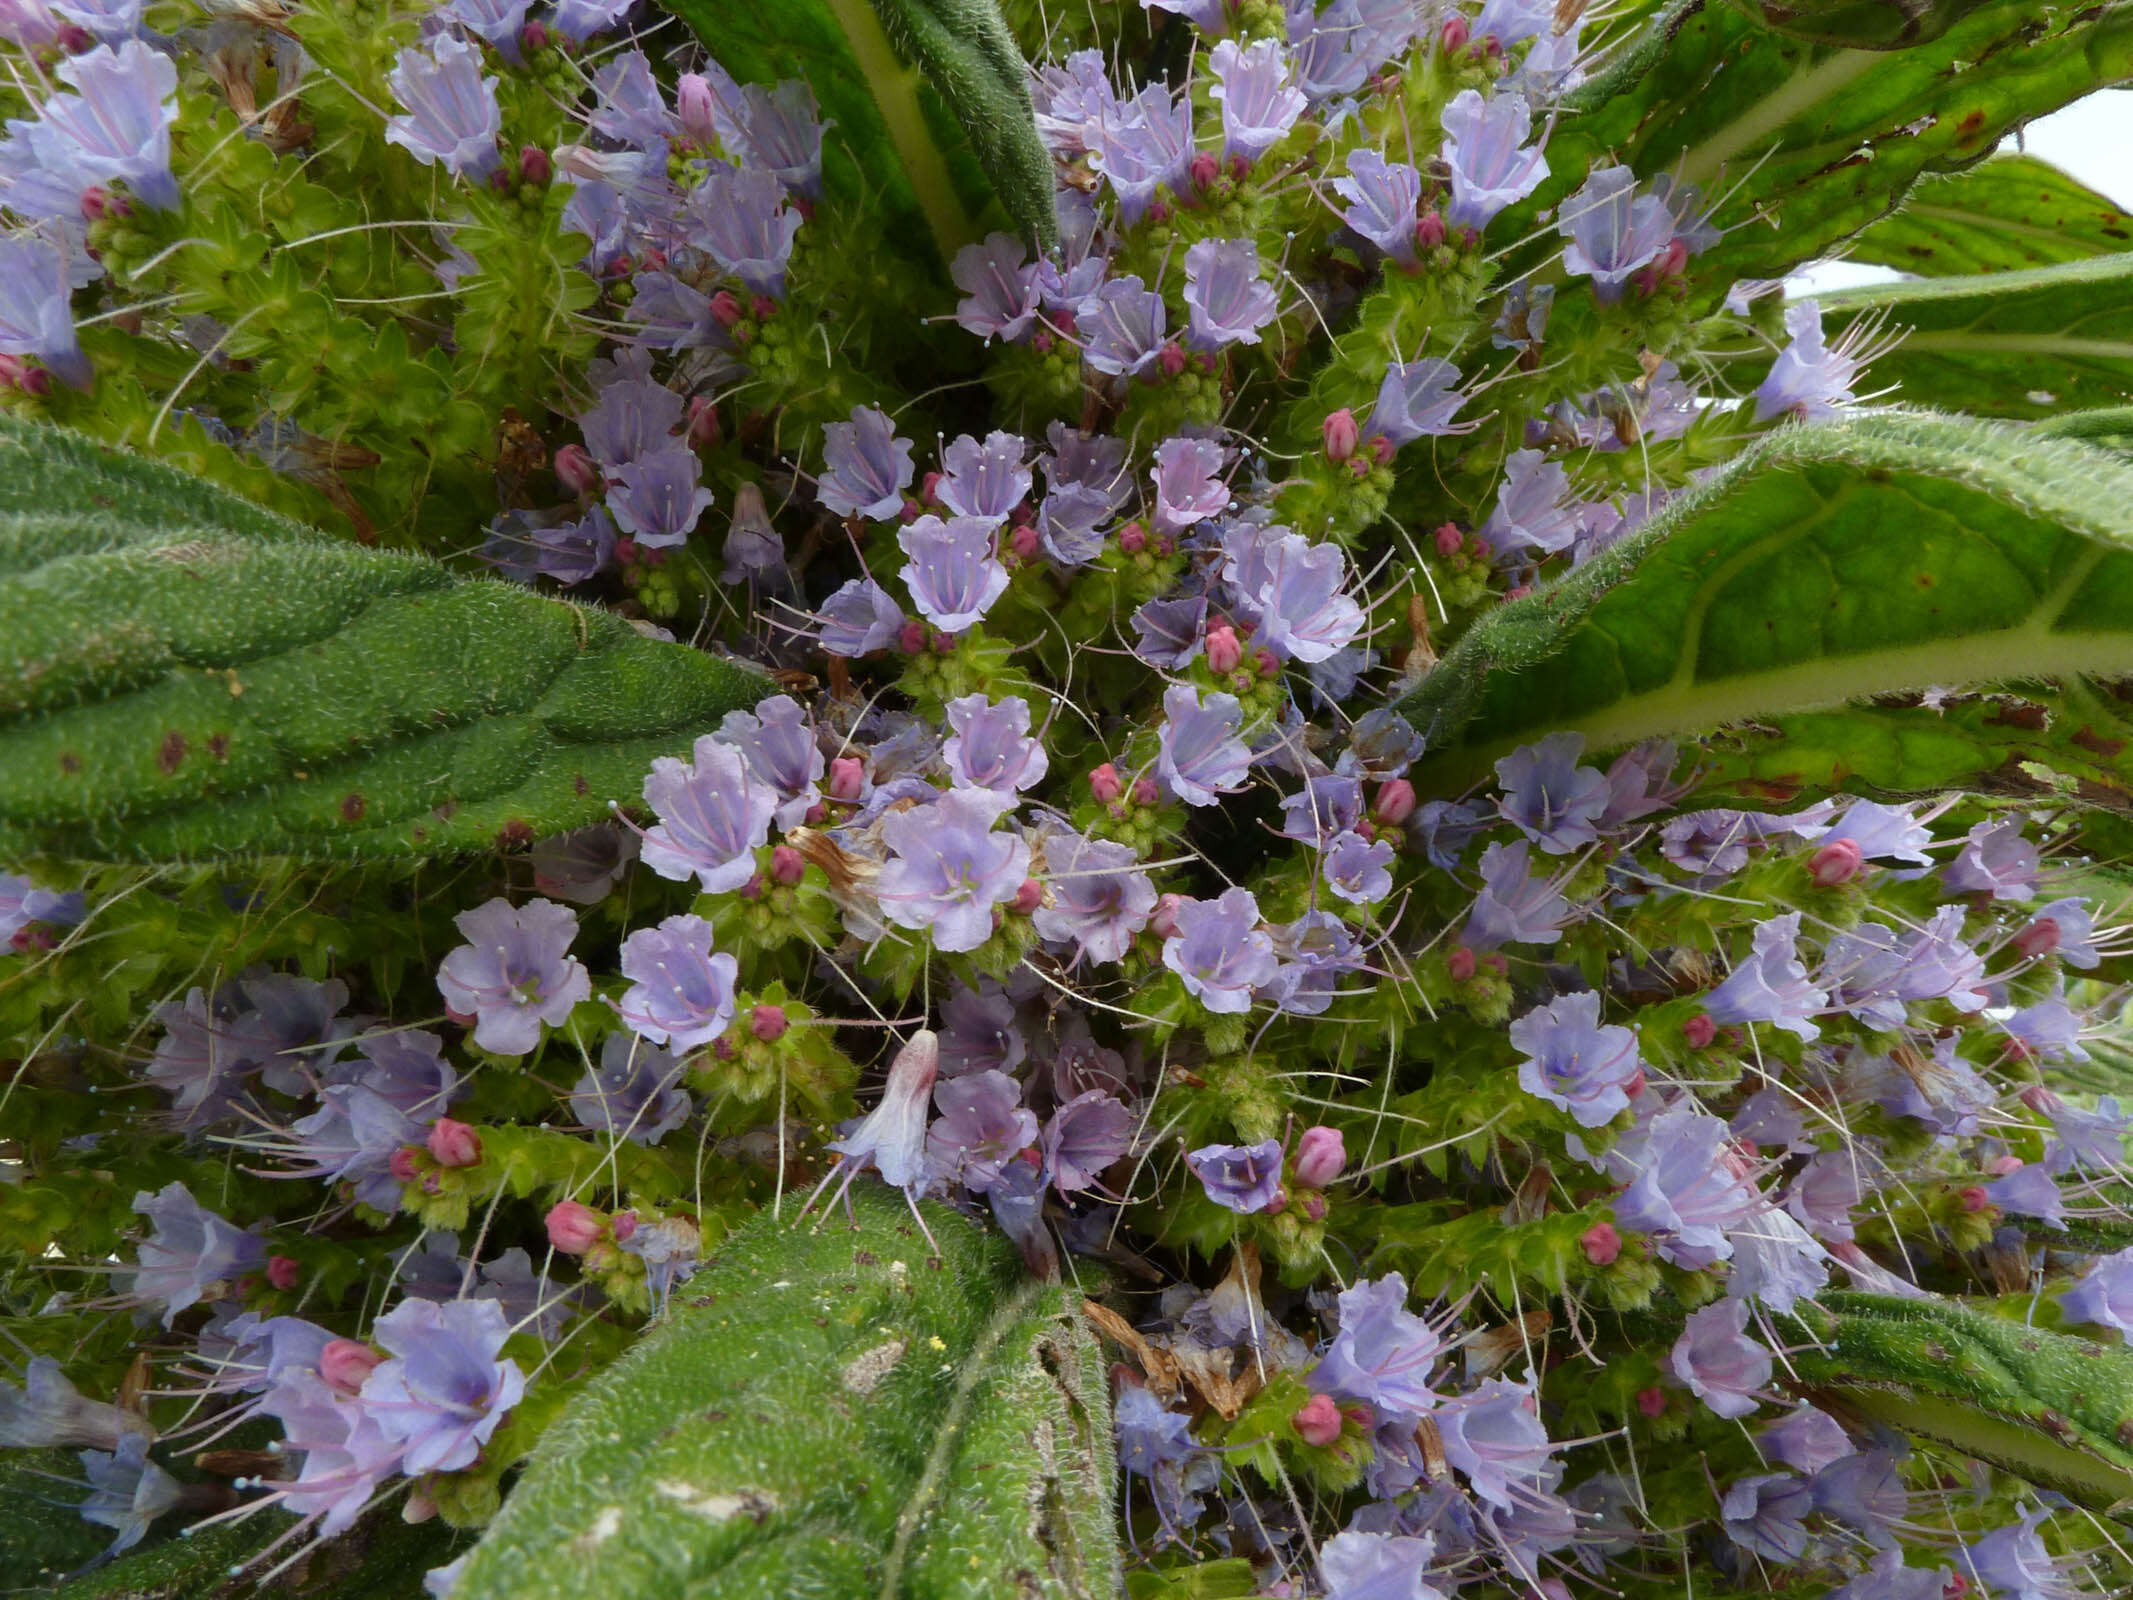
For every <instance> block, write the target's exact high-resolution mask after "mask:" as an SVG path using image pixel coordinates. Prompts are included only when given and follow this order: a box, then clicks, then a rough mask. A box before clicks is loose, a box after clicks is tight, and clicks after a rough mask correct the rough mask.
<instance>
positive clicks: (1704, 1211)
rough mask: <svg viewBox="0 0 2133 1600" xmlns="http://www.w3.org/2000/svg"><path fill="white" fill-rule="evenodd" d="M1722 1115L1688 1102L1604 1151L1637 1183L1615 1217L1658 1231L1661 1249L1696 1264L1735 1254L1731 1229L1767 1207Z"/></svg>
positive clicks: (1677, 1260) (1613, 1166) (1616, 1170)
mask: <svg viewBox="0 0 2133 1600" xmlns="http://www.w3.org/2000/svg"><path fill="white" fill-rule="evenodd" d="M1732 1137H1733V1134H1732V1130H1731V1129H1730V1128H1728V1127H1727V1126H1726V1125H1725V1124H1724V1123H1723V1122H1721V1121H1720V1120H1719V1119H1718V1118H1716V1117H1714V1116H1710V1115H1708V1114H1707V1113H1705V1112H1702V1111H1698V1110H1695V1109H1693V1108H1690V1107H1686V1106H1676V1107H1674V1108H1673V1109H1671V1110H1668V1111H1662V1112H1660V1113H1659V1115H1658V1116H1656V1117H1654V1118H1652V1119H1651V1121H1649V1122H1646V1123H1643V1124H1642V1125H1640V1126H1638V1127H1636V1128H1633V1129H1632V1130H1631V1131H1630V1132H1629V1133H1627V1134H1625V1135H1624V1136H1623V1137H1622V1139H1621V1140H1619V1141H1618V1142H1617V1143H1616V1145H1615V1147H1614V1148H1613V1149H1612V1150H1610V1151H1608V1152H1607V1155H1606V1157H1605V1161H1606V1165H1607V1170H1608V1171H1609V1172H1611V1173H1613V1174H1614V1175H1615V1176H1616V1177H1617V1178H1628V1179H1630V1180H1631V1182H1630V1185H1629V1187H1628V1188H1627V1189H1625V1190H1624V1191H1623V1192H1622V1193H1621V1194H1620V1195H1619V1196H1617V1197H1616V1199H1615V1220H1616V1221H1617V1222H1619V1223H1620V1224H1621V1225H1622V1226H1623V1227H1625V1228H1634V1229H1636V1230H1637V1231H1638V1232H1640V1233H1651V1234H1657V1235H1658V1236H1659V1246H1658V1249H1659V1254H1660V1256H1661V1257H1662V1258H1663V1259H1665V1260H1667V1261H1671V1262H1673V1263H1674V1264H1675V1265H1676V1266H1681V1267H1687V1268H1689V1269H1690V1270H1692V1271H1693V1270H1695V1269H1697V1268H1699V1267H1707V1266H1709V1265H1710V1264H1711V1263H1712V1262H1714V1261H1723V1260H1725V1259H1726V1258H1727V1257H1729V1256H1730V1255H1731V1254H1732V1253H1733V1244H1732V1241H1731V1240H1730V1239H1729V1238H1728V1237H1727V1234H1728V1232H1729V1231H1730V1230H1732V1229H1736V1228H1739V1227H1741V1226H1743V1225H1744V1224H1746V1223H1747V1222H1748V1221H1750V1220H1751V1219H1752V1218H1754V1217H1756V1216H1757V1215H1759V1214H1760V1213H1761V1212H1762V1211H1764V1210H1765V1209H1766V1207H1765V1205H1764V1202H1763V1198H1762V1196H1761V1195H1760V1194H1759V1193H1757V1192H1756V1189H1755V1186H1754V1184H1752V1183H1751V1182H1749V1181H1748V1179H1747V1178H1745V1177H1743V1176H1742V1175H1741V1173H1740V1169H1739V1164H1738V1158H1737V1157H1736V1156H1735V1155H1734V1154H1733V1153H1732V1152H1731V1151H1730V1150H1729V1149H1728V1145H1729V1144H1730V1143H1731V1140H1732Z"/></svg>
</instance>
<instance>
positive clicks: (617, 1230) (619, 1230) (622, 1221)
mask: <svg viewBox="0 0 2133 1600" xmlns="http://www.w3.org/2000/svg"><path fill="white" fill-rule="evenodd" d="M610 1231H612V1232H613V1234H614V1236H615V1243H617V1244H622V1243H624V1242H625V1241H627V1240H629V1239H630V1238H632V1237H634V1236H635V1235H636V1232H637V1213H636V1212H634V1211H618V1212H616V1213H615V1220H614V1223H613V1225H612V1228H611V1230H610Z"/></svg>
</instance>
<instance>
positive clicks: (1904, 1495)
mask: <svg viewBox="0 0 2133 1600" xmlns="http://www.w3.org/2000/svg"><path fill="white" fill-rule="evenodd" d="M1902 1470H1903V1469H1902V1465H1901V1463H1900V1462H1899V1461H1898V1459H1897V1457H1896V1456H1895V1454H1894V1453H1893V1452H1891V1451H1888V1450H1859V1451H1854V1452H1853V1453H1852V1454H1850V1455H1847V1456H1844V1457H1842V1458H1840V1459H1839V1460H1836V1461H1832V1462H1831V1463H1830V1464H1829V1465H1828V1466H1826V1467H1824V1468H1823V1469H1822V1470H1821V1471H1820V1472H1818V1473H1816V1474H1815V1509H1816V1510H1818V1511H1820V1512H1822V1513H1823V1515H1825V1516H1829V1517H1834V1518H1835V1519H1836V1520H1837V1521H1839V1522H1842V1523H1846V1524H1848V1525H1849V1526H1851V1527H1854V1528H1857V1529H1858V1530H1859V1531H1860V1532H1861V1533H1863V1534H1865V1535H1866V1536H1867V1538H1868V1539H1870V1540H1871V1541H1872V1542H1873V1543H1875V1544H1878V1545H1890V1544H1894V1543H1895V1542H1896V1534H1895V1528H1894V1525H1895V1524H1897V1523H1899V1522H1901V1521H1902V1520H1903V1519H1904V1517H1905V1516H1906V1515H1907V1514H1908V1513H1909V1511H1910V1509H1911V1496H1910V1491H1909V1490H1907V1489H1905V1488H1904V1486H1903V1476H1902Z"/></svg>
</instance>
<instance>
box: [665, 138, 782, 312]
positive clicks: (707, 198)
mask: <svg viewBox="0 0 2133 1600" xmlns="http://www.w3.org/2000/svg"><path fill="white" fill-rule="evenodd" d="M682 217H683V221H684V223H685V225H686V227H687V233H688V240H689V243H691V244H693V245H695V246H696V247H697V248H698V249H700V250H702V251H703V252H704V253H705V254H706V255H708V256H710V257H711V259H712V260H714V261H716V262H717V263H718V264H719V265H720V266H721V267H723V268H725V270H726V271H728V272H730V273H732V274H733V275H734V276H735V277H736V278H738V279H740V280H741V282H743V283H745V284H746V285H747V286H748V287H749V288H751V289H753V290H754V291H755V292H756V293H757V294H760V295H769V296H770V297H772V298H773V299H775V298H776V297H778V296H780V295H782V294H784V292H785V264H786V262H788V261H789V260H791V259H792V242H793V240H794V238H795V237H797V236H798V234H799V232H800V213H799V212H797V211H793V210H789V209H788V208H787V207H786V204H785V187H784V185H783V184H781V183H779V182H778V180H777V178H776V177H775V176H774V175H773V174H771V173H769V172H766V171H764V170H763V169H762V168H760V167H724V168H720V167H713V168H712V170H711V173H710V175H709V176H708V177H706V178H705V179H704V180H703V182H701V183H699V184H698V185H697V186H696V187H695V188H694V189H692V190H690V191H689V199H688V204H687V205H686V206H685V207H684V209H683V212H682Z"/></svg>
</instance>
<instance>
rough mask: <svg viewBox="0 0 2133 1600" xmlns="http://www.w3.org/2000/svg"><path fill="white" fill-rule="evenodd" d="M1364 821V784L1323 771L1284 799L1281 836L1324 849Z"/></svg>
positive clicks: (1338, 774) (1342, 775) (1317, 848)
mask: <svg viewBox="0 0 2133 1600" xmlns="http://www.w3.org/2000/svg"><path fill="white" fill-rule="evenodd" d="M1362 821H1363V785H1362V783H1361V781H1360V780H1358V779H1355V778H1351V777H1348V776H1346V775H1345V774H1341V773H1332V772H1322V773H1319V774H1318V775H1317V776H1315V777H1312V778H1308V779H1306V780H1305V781H1304V786H1303V788H1302V790H1301V791H1300V792H1298V793H1296V794H1292V795H1290V796H1289V797H1288V798H1287V799H1285V800H1283V801H1282V802H1281V836H1282V837H1283V838H1284V839H1295V840H1298V841H1300V842H1301V843H1304V844H1307V845H1310V846H1311V847H1312V848H1313V849H1314V850H1323V849H1325V847H1326V846H1327V845H1328V844H1330V843H1331V842H1332V841H1333V840H1334V839H1336V838H1338V837H1339V836H1340V835H1341V834H1343V833H1348V832H1351V831H1353V830H1354V829H1355V828H1357V827H1360V826H1361V825H1362Z"/></svg>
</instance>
